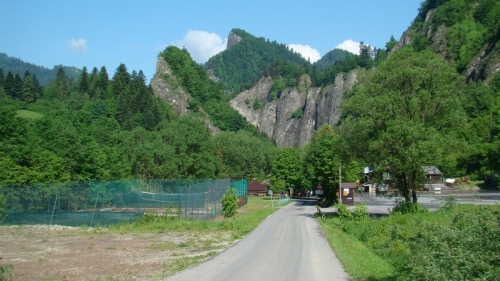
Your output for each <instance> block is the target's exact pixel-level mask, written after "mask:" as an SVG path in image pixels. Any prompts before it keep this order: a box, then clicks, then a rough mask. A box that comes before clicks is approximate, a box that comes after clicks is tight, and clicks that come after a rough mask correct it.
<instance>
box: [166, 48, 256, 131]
mask: <svg viewBox="0 0 500 281" xmlns="http://www.w3.org/2000/svg"><path fill="white" fill-rule="evenodd" d="M160 55H161V56H162V57H163V58H164V59H165V61H166V62H167V63H168V65H169V66H170V68H171V69H172V72H173V74H174V75H175V76H176V77H177V80H178V81H179V84H180V85H181V86H182V87H183V88H184V89H185V90H186V91H187V92H188V93H189V94H190V95H191V97H192V98H193V101H192V102H191V104H192V103H193V102H196V103H197V104H198V105H200V106H202V107H203V110H204V111H205V112H206V113H207V114H208V115H209V116H210V118H211V120H212V122H213V123H214V125H215V126H217V127H218V128H219V129H221V130H222V131H233V132H236V131H239V130H246V131H250V132H254V133H256V130H255V128H254V127H253V126H252V125H250V124H249V123H248V122H247V121H246V119H245V118H243V116H241V115H240V114H239V113H238V112H237V111H236V110H234V109H233V108H231V106H230V105H229V103H227V101H226V99H225V96H224V94H223V93H222V90H221V89H220V87H219V85H218V84H217V83H215V82H214V81H212V80H211V79H209V77H208V75H207V74H206V73H205V71H204V69H203V67H202V66H200V65H198V64H197V63H196V62H194V61H193V60H192V59H191V56H190V55H189V53H188V51H187V50H185V49H182V50H181V49H179V48H177V47H174V46H169V47H167V48H166V49H165V50H164V51H163V52H162V53H161V54H160Z"/></svg>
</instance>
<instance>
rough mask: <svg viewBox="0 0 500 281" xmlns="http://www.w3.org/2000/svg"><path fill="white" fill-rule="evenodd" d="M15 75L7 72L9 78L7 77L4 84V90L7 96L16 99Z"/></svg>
mask: <svg viewBox="0 0 500 281" xmlns="http://www.w3.org/2000/svg"><path fill="white" fill-rule="evenodd" d="M14 83H15V82H14V75H13V74H12V72H10V71H9V72H7V77H5V82H4V84H3V88H4V90H5V94H6V95H8V96H10V97H12V98H14V88H15V86H14Z"/></svg>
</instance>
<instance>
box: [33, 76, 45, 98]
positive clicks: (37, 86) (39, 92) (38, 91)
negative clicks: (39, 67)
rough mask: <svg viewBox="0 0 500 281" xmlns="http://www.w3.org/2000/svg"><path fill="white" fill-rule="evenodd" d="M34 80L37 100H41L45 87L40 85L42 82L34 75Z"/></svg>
mask: <svg viewBox="0 0 500 281" xmlns="http://www.w3.org/2000/svg"><path fill="white" fill-rule="evenodd" d="M32 78H33V86H35V89H36V99H39V98H41V97H42V96H43V86H42V85H40V81H38V78H37V77H36V74H33V76H32Z"/></svg>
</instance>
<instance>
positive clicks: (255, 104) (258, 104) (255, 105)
mask: <svg viewBox="0 0 500 281" xmlns="http://www.w3.org/2000/svg"><path fill="white" fill-rule="evenodd" d="M261 108H262V103H261V102H260V100H259V99H255V100H254V101H253V109H254V110H259V109H261Z"/></svg>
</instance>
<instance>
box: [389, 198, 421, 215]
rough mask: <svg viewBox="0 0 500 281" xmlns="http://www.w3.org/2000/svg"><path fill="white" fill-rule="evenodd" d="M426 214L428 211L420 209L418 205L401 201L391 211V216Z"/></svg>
mask: <svg viewBox="0 0 500 281" xmlns="http://www.w3.org/2000/svg"><path fill="white" fill-rule="evenodd" d="M428 212H429V209H427V208H422V207H421V206H420V205H419V204H415V203H412V202H405V201H402V202H399V203H398V204H397V205H396V206H395V207H394V208H393V209H392V211H391V214H417V213H428Z"/></svg>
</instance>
